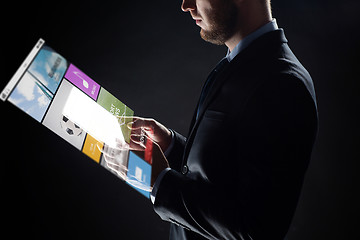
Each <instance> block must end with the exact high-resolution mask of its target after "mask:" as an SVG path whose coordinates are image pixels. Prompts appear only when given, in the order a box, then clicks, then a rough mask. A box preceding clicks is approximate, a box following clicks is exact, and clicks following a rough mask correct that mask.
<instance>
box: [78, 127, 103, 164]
mask: <svg viewBox="0 0 360 240" xmlns="http://www.w3.org/2000/svg"><path fill="white" fill-rule="evenodd" d="M102 149H103V143H102V142H99V141H98V140H96V139H95V138H93V137H92V136H91V135H90V134H88V135H87V136H86V139H85V143H84V146H83V149H82V152H83V153H85V154H86V155H87V156H88V157H90V158H91V159H92V160H94V161H95V162H97V163H99V162H100V156H101V151H102Z"/></svg>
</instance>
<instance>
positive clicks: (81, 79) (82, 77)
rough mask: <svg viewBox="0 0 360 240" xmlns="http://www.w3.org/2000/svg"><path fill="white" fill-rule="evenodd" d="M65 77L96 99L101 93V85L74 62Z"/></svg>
mask: <svg viewBox="0 0 360 240" xmlns="http://www.w3.org/2000/svg"><path fill="white" fill-rule="evenodd" d="M65 78H66V79H67V80H69V81H70V82H72V83H73V84H74V85H75V86H77V87H78V88H79V89H81V90H82V91H83V92H84V93H86V94H87V95H88V96H90V97H91V98H92V99H94V100H95V101H96V99H97V96H98V94H99V90H100V85H99V84H97V83H96V82H95V81H94V80H92V79H91V78H89V77H88V76H87V75H86V74H85V73H83V72H82V71H80V70H79V69H78V68H77V67H75V66H74V65H73V64H70V66H69V68H68V70H67V72H66V74H65Z"/></svg>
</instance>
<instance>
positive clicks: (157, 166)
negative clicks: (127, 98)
mask: <svg viewBox="0 0 360 240" xmlns="http://www.w3.org/2000/svg"><path fill="white" fill-rule="evenodd" d="M128 128H129V129H130V130H131V135H130V150H133V152H135V153H136V154H137V155H138V156H139V157H141V158H143V159H144V160H146V156H147V151H149V148H151V149H150V151H151V156H152V173H151V187H153V185H154V183H155V181H156V179H157V177H158V176H159V174H160V173H161V172H162V171H163V170H164V169H166V168H168V167H169V163H168V161H167V159H166V157H165V155H164V152H165V151H166V150H167V148H168V147H169V145H170V143H171V132H170V130H169V129H167V128H166V127H165V126H163V125H162V124H160V123H159V122H157V121H156V120H154V119H147V118H140V117H133V122H131V123H128Z"/></svg>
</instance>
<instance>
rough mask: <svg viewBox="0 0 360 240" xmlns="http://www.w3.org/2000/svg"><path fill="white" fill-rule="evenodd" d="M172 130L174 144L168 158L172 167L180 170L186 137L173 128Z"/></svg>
mask: <svg viewBox="0 0 360 240" xmlns="http://www.w3.org/2000/svg"><path fill="white" fill-rule="evenodd" d="M171 131H173V133H174V146H173V147H172V149H171V151H170V153H169V155H168V156H167V160H168V161H169V165H170V167H171V169H173V170H176V171H180V169H181V163H182V158H183V153H184V149H185V143H186V138H185V137H184V136H182V135H181V134H179V133H177V132H176V131H174V130H172V129H171Z"/></svg>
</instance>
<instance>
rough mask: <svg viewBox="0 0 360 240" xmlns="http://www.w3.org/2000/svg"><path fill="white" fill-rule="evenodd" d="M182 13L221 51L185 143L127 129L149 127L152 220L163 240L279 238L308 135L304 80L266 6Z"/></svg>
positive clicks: (228, 1) (157, 132) (197, 1)
mask: <svg viewBox="0 0 360 240" xmlns="http://www.w3.org/2000/svg"><path fill="white" fill-rule="evenodd" d="M182 10H183V11H184V12H189V13H190V14H191V16H192V18H193V19H194V20H195V21H196V24H197V25H198V26H199V27H200V28H201V30H200V35H201V37H202V38H203V39H204V40H206V41H209V42H212V43H215V44H225V45H226V46H227V47H228V49H229V50H228V54H227V55H226V57H225V58H224V59H223V60H222V61H221V62H220V63H219V64H218V65H217V66H216V67H215V69H214V71H213V72H212V73H211V74H210V75H209V77H208V79H207V81H206V82H205V84H204V87H203V90H202V94H201V96H200V99H199V103H198V106H197V108H196V111H195V113H194V117H193V120H192V122H191V126H190V132H189V134H188V136H187V138H185V137H183V136H181V135H180V134H178V133H176V132H175V131H173V130H169V129H167V128H166V127H164V126H163V125H161V124H160V123H158V122H157V121H155V120H152V119H142V118H135V121H134V123H133V125H132V129H133V131H134V132H135V131H136V130H137V129H140V128H142V129H144V128H145V129H152V131H153V133H152V134H148V137H149V138H151V139H152V141H154V143H155V146H157V147H158V148H157V147H155V148H154V155H153V173H152V175H153V181H152V184H154V188H153V191H152V193H151V196H152V201H153V203H154V209H155V212H156V213H157V214H158V215H159V216H160V217H161V218H162V219H163V220H165V221H169V222H171V223H172V224H171V230H170V239H253V240H258V239H279V240H280V239H283V238H284V236H285V235H286V233H287V230H288V227H289V225H290V222H291V219H292V217H293V214H294V212H295V208H296V205H297V201H298V198H299V194H300V190H301V186H302V182H303V178H304V174H305V171H306V169H307V166H308V162H309V160H310V155H311V151H312V147H313V143H314V140H315V135H316V131H317V110H316V100H315V91H314V87H313V83H312V80H311V77H310V75H309V74H308V72H307V71H306V70H305V68H304V67H303V66H302V65H301V64H300V62H299V61H298V60H297V59H296V57H295V55H294V54H293V53H292V52H291V50H290V48H289V47H288V45H287V40H286V38H285V36H284V32H283V30H282V29H278V27H277V24H276V21H275V19H272V16H271V8H270V2H269V0H183V3H182ZM132 140H133V142H134V143H135V145H136V144H140V141H139V140H138V139H136V134H133V136H132ZM162 152H165V156H166V157H165V156H164V155H163V154H162Z"/></svg>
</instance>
